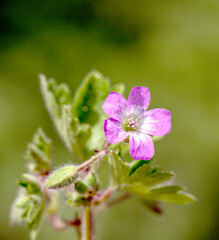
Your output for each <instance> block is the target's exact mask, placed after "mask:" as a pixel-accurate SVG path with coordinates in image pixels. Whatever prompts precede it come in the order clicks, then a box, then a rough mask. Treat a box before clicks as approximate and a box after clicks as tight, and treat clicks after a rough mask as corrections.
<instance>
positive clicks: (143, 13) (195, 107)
mask: <svg viewBox="0 0 219 240" xmlns="http://www.w3.org/2000/svg"><path fill="white" fill-rule="evenodd" d="M218 26H219V1H218V0H205V1H204V0H199V1H195V0H178V1H173V0H166V1H162V0H157V1H151V0H145V1H143V0H142V1H140V0H139V1H137V0H136V1H131V0H120V1H118V0H102V1H101V0H93V1H92V0H64V1H58V0H44V1H42V0H39V1H28V0H20V1H16V0H11V1H6V0H5V1H4V0H3V1H0V112H1V117H0V136H1V138H0V181H1V188H0V189H1V214H0V226H1V229H0V239H2V240H7V239H16V240H25V239H28V232H27V230H26V229H24V228H19V227H15V228H10V226H9V219H8V215H9V211H10V205H11V203H12V201H13V199H14V197H15V195H16V191H17V186H16V184H15V182H16V180H17V179H18V178H19V177H20V175H21V173H23V172H24V171H25V167H24V164H25V160H24V158H23V155H24V152H25V148H26V144H27V143H28V142H29V141H30V140H31V139H32V136H33V134H34V132H35V130H36V129H37V128H38V126H41V127H43V129H44V130H45V132H46V133H47V135H48V136H49V137H50V138H51V139H52V140H53V146H54V147H53V150H54V165H55V166H58V165H59V164H60V163H62V164H64V163H66V162H68V161H69V160H72V161H73V160H74V159H73V157H72V156H71V154H70V153H68V152H67V151H66V149H65V148H64V146H63V144H62V142H61V141H60V140H59V138H58V135H57V134H56V132H55V129H54V127H53V126H52V124H51V120H50V118H49V116H48V114H47V112H46V110H45V107H44V104H43V100H42V97H41V95H40V90H39V81H38V74H39V73H44V74H46V75H47V77H54V78H55V79H56V80H58V82H66V83H67V84H69V86H70V87H71V89H72V91H73V92H75V90H76V88H77V87H78V86H79V84H80V82H81V80H82V79H83V77H84V76H85V75H86V74H87V73H88V72H89V71H90V70H92V69H94V68H95V69H97V70H99V71H100V72H102V73H103V74H104V75H105V76H109V77H110V78H111V80H112V82H113V83H117V82H124V83H126V85H127V89H126V97H127V96H128V94H129V91H130V90H131V89H132V88H133V87H134V86H147V87H148V88H149V89H150V92H151V104H150V108H156V107H163V108H167V109H169V110H170V111H171V113H172V132H171V133H170V134H169V135H168V136H166V137H165V139H163V140H162V141H160V142H158V143H156V146H155V148H156V155H155V160H154V161H155V164H157V165H160V166H161V167H162V168H163V169H165V170H173V171H175V172H176V173H177V177H176V181H177V182H178V183H182V184H183V185H185V186H187V191H188V192H191V193H193V194H195V196H196V197H197V198H198V199H199V204H197V205H191V206H178V205H170V204H169V205H168V204H165V214H164V215H163V216H161V217H157V216H153V215H151V214H148V213H147V212H146V211H145V209H143V208H141V206H140V205H139V203H138V202H137V201H135V200H127V201H126V202H125V203H124V204H120V205H117V206H115V207H113V208H112V209H111V210H107V211H106V212H102V213H100V214H99V215H98V216H97V217H96V233H97V239H99V240H102V239H104V240H111V239H115V240H123V239H125V240H138V239H139V240H149V239H153V240H161V239H164V240H166V239H168V240H176V239H177V240H204V239H207V240H215V239H219V225H218V222H219V218H218V214H219V209H218V205H219V190H218V186H219V174H218V172H219V157H218V156H219V129H218V119H219V101H218V95H219V68H218V66H219V27H218ZM39 239H41V240H45V239H54V240H56V239H57V240H58V239H66V240H67V239H75V234H74V230H72V229H71V230H68V231H66V232H64V233H57V232H55V231H53V229H52V227H51V226H50V224H49V223H48V222H46V223H45V224H44V225H43V227H42V231H41V233H40V235H39Z"/></svg>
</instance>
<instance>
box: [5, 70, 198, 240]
mask: <svg viewBox="0 0 219 240" xmlns="http://www.w3.org/2000/svg"><path fill="white" fill-rule="evenodd" d="M40 86H41V92H42V95H43V98H44V101H45V105H46V108H47V110H48V112H49V114H50V117H51V119H52V121H53V123H54V125H55V127H56V130H57V132H58V134H59V136H60V138H61V139H62V141H63V142H64V144H65V146H66V147H67V149H68V150H69V151H70V152H72V153H73V158H72V159H73V160H72V162H73V163H72V164H69V161H66V162H68V163H67V164H66V163H65V162H64V164H65V165H64V166H62V167H60V168H58V169H56V170H53V168H52V158H51V156H52V154H51V140H50V139H49V138H48V137H47V136H46V134H45V133H44V131H43V130H42V129H41V128H39V129H38V130H37V132H36V133H35V135H34V137H33V140H32V142H31V143H29V144H28V145H27V151H26V158H27V164H26V166H27V173H24V174H23V175H22V176H21V178H20V179H19V180H18V185H19V190H18V194H17V197H16V199H15V200H14V202H13V205H12V209H11V214H10V220H11V223H12V225H17V224H18V225H19V224H24V225H26V226H27V227H28V228H29V229H30V238H31V240H34V239H36V237H37V234H38V232H39V229H40V226H41V225H42V223H43V221H44V219H46V218H47V219H48V220H49V221H50V222H51V224H52V226H53V227H54V228H55V229H56V230H65V229H67V228H70V227H74V228H75V230H76V233H77V236H78V239H81V240H93V239H94V237H95V231H94V222H95V213H96V212H98V211H102V210H104V209H106V208H109V207H111V206H113V205H114V204H117V203H120V202H122V201H124V200H125V199H127V198H130V197H135V198H136V199H137V200H138V201H140V202H141V203H142V204H143V205H144V206H146V207H147V208H148V210H151V211H152V212H154V213H157V214H161V213H162V209H161V205H160V203H161V202H169V203H178V204H188V203H194V202H196V199H195V197H194V196H193V195H191V194H188V193H186V192H184V188H183V187H182V186H179V185H176V184H174V181H173V177H174V176H175V174H174V173H173V172H168V171H163V170H161V169H160V168H159V167H157V166H153V159H152V158H153V156H154V141H157V140H159V139H160V137H161V136H164V135H166V134H167V133H169V132H170V130H171V114H170V112H169V111H168V110H166V109H162V108H157V109H153V110H147V108H148V105H149V102H150V92H149V90H148V89H147V88H146V87H135V88H133V89H132V91H131V93H130V95H129V98H128V100H126V99H125V98H124V97H123V96H122V94H123V92H124V85H123V84H117V85H115V86H112V87H111V86H110V81H109V79H107V78H105V77H104V76H103V75H102V74H100V73H99V72H97V71H92V72H91V73H89V74H88V76H86V78H85V79H84V81H83V82H82V84H81V86H80V87H79V89H78V90H77V91H76V93H75V96H74V97H72V95H71V91H70V89H69V87H68V86H67V85H66V84H57V83H56V81H55V80H53V79H49V80H47V79H46V77H45V76H44V75H40ZM107 115H108V116H109V117H110V118H108V119H107ZM129 154H130V155H129ZM130 156H131V157H130ZM130 158H131V159H132V160H131V161H130ZM76 159H77V161H76ZM78 161H80V162H81V163H80V164H75V162H78ZM102 161H107V162H108V165H109V182H108V187H107V188H106V189H103V188H102V187H101V180H100V178H99V177H98V174H99V165H100V164H101V162H102ZM60 195H61V196H62V199H64V200H65V204H66V207H69V208H74V209H75V210H76V213H75V216H73V217H72V219H64V218H63V216H60V207H61V205H63V200H62V201H60Z"/></svg>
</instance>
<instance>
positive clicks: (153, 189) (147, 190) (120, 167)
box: [109, 151, 196, 204]
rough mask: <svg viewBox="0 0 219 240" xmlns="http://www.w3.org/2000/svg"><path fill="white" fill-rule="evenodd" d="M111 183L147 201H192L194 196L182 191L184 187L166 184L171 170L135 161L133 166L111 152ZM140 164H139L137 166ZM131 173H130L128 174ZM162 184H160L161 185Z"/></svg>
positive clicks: (170, 176) (180, 202) (171, 175)
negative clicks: (167, 170) (164, 170)
mask: <svg viewBox="0 0 219 240" xmlns="http://www.w3.org/2000/svg"><path fill="white" fill-rule="evenodd" d="M109 165H110V173H111V185H112V186H114V187H117V189H118V190H122V191H126V192H128V193H130V194H133V195H136V196H138V197H140V198H141V199H147V200H148V201H154V200H158V201H166V202H171V203H179V204H187V203H194V202H195V201H196V199H195V197H194V196H192V195H191V194H187V193H184V192H182V190H183V189H184V188H183V187H181V186H178V185H167V184H169V183H168V182H167V181H169V180H170V179H171V178H172V177H173V176H174V173H172V172H163V171H161V169H159V168H156V167H152V166H151V165H150V164H142V163H141V162H140V163H139V162H138V163H137V164H136V166H137V169H136V166H135V168H134V171H133V168H132V167H133V166H130V164H128V163H126V162H123V161H122V160H121V159H120V157H119V156H118V155H117V154H116V153H115V152H112V151H111V153H110V154H109ZM139 165H140V166H139ZM130 173H131V175H130ZM161 184H162V185H161Z"/></svg>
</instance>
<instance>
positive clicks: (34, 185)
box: [17, 173, 41, 194]
mask: <svg viewBox="0 0 219 240" xmlns="http://www.w3.org/2000/svg"><path fill="white" fill-rule="evenodd" d="M17 183H18V185H20V186H22V187H24V188H25V189H26V192H27V193H28V194H39V193H41V187H40V185H39V183H38V181H37V179H36V177H34V176H33V175H31V174H28V173H25V174H23V175H22V177H21V179H20V180H18V182H17Z"/></svg>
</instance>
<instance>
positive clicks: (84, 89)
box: [72, 71, 121, 151]
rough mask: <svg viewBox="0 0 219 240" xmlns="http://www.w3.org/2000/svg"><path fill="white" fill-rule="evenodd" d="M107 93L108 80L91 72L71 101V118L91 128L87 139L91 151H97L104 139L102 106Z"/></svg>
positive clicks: (104, 117)
mask: <svg viewBox="0 0 219 240" xmlns="http://www.w3.org/2000/svg"><path fill="white" fill-rule="evenodd" d="M120 88H121V86H120ZM109 92H110V82H109V79H107V78H105V77H104V76H103V75H102V74H100V73H99V72H97V71H92V72H90V73H89V74H88V75H87V76H86V77H85V79H84V81H83V82H82V84H81V86H80V87H79V89H78V90H77V92H76V94H75V97H74V100H73V106H72V114H73V116H74V117H77V118H78V119H79V121H80V123H87V124H89V125H90V126H91V137H90V139H87V140H88V143H87V147H88V148H89V149H90V150H91V151H92V150H93V149H98V148H99V146H100V143H101V141H103V139H104V131H103V121H104V120H105V119H106V115H105V113H104V112H103V110H102V104H103V103H104V101H105V99H106V97H107V96H108V94H109Z"/></svg>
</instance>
